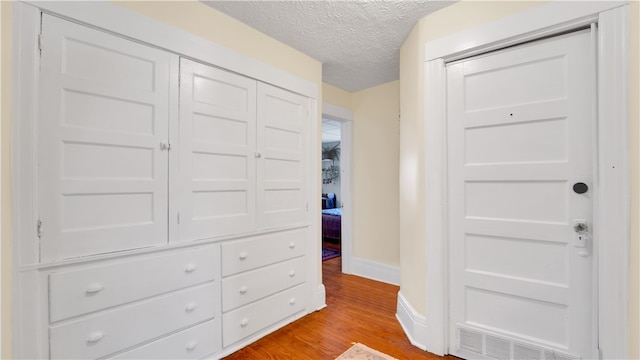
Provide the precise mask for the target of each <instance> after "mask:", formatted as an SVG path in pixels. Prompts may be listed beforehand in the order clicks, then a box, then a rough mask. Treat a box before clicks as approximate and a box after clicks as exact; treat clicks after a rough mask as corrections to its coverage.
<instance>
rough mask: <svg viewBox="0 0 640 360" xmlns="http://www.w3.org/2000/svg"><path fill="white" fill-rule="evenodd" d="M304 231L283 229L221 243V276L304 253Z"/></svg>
mask: <svg viewBox="0 0 640 360" xmlns="http://www.w3.org/2000/svg"><path fill="white" fill-rule="evenodd" d="M305 233H306V229H300V230H292V231H283V232H280V233H275V234H269V235H265V236H261V237H258V238H255V239H250V240H240V241H234V242H230V243H226V244H222V248H221V252H222V276H228V275H233V274H237V273H239V272H243V271H247V270H252V269H255V268H257V267H261V266H265V265H270V264H273V263H276V262H279V261H283V260H288V259H292V258H294V257H298V256H301V255H304V253H305V242H304V239H305Z"/></svg>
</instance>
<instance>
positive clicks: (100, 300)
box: [49, 247, 219, 322]
mask: <svg viewBox="0 0 640 360" xmlns="http://www.w3.org/2000/svg"><path fill="white" fill-rule="evenodd" d="M216 249H217V248H214V247H207V248H199V249H194V250H189V251H181V252H177V253H171V254H168V255H164V254H163V255H158V256H155V257H151V258H144V259H142V260H140V259H137V260H128V261H123V262H121V263H115V264H110V265H103V266H95V267H90V268H85V269H78V270H72V271H61V272H58V273H54V274H51V275H49V294H50V295H49V296H50V300H49V301H50V304H51V306H50V309H51V310H50V315H49V316H50V320H51V322H56V321H59V320H63V319H68V318H70V317H73V316H78V315H82V314H86V313H89V312H93V311H96V310H100V309H105V308H108V307H112V306H116V305H121V304H124V303H127V302H131V301H135V300H139V299H144V298H147V297H151V296H154V295H158V294H162V293H166V292H169V291H173V290H176V289H181V288H185V287H189V286H193V285H196V284H200V283H203V282H205V281H211V280H214V279H215V278H216V274H217V272H216V267H217V266H218V262H219V260H218V258H217V257H216Z"/></svg>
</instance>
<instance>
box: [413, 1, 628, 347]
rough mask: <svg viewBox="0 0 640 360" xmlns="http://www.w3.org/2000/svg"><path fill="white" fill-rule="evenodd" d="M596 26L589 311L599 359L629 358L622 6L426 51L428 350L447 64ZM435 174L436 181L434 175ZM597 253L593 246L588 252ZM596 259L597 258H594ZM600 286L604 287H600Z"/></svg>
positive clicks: (437, 312)
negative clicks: (591, 293) (592, 308)
mask: <svg viewBox="0 0 640 360" xmlns="http://www.w3.org/2000/svg"><path fill="white" fill-rule="evenodd" d="M593 23H597V25H598V39H597V40H598V51H597V72H598V74H597V76H598V77H597V80H598V81H597V84H598V85H597V92H598V97H597V98H598V101H597V119H602V121H598V124H597V131H596V132H597V142H596V143H597V144H598V147H597V150H596V151H595V153H596V169H597V170H596V178H595V179H594V184H595V189H594V198H595V200H594V214H593V216H594V223H595V226H594V229H595V233H594V237H595V238H596V239H601V238H603V237H602V234H607V246H602V247H600V248H597V249H596V248H595V246H594V268H595V269H596V271H595V272H594V285H595V286H596V288H597V290H596V291H594V306H595V312H596V313H597V321H596V322H595V323H597V329H594V333H595V334H596V336H597V339H594V340H597V341H594V345H595V346H597V347H598V349H594V351H599V357H600V358H627V352H628V339H627V335H628V333H627V328H628V327H627V326H628V319H627V313H628V308H627V306H628V294H629V289H628V287H629V284H628V282H629V259H628V254H629V252H628V249H629V236H630V214H629V209H630V200H629V194H630V190H629V165H628V157H629V154H628V139H627V137H628V132H627V128H628V114H627V102H628V97H627V6H626V2H620V1H610V2H579V3H576V2H551V3H548V4H544V5H540V6H536V7H534V8H532V9H529V10H526V11H523V12H520V13H516V14H514V15H510V16H507V17H505V18H502V19H500V20H497V21H494V22H491V23H487V24H484V25H480V26H477V27H474V28H471V29H468V30H465V31H461V32H459V33H455V34H452V35H450V36H446V37H443V38H439V39H436V40H433V41H429V42H427V43H425V64H424V66H425V67H424V71H425V77H424V81H425V82H424V84H425V98H424V101H425V119H424V120H425V132H424V136H425V142H426V146H425V158H426V164H425V178H426V179H427V184H426V194H425V204H426V205H425V206H426V216H425V229H426V239H425V241H426V254H425V260H426V282H427V284H426V286H427V295H426V316H425V317H426V324H427V332H426V336H425V339H424V343H425V345H426V350H427V351H429V352H433V353H435V354H438V355H444V354H447V353H448V327H449V325H448V306H447V304H448V296H449V294H448V256H449V255H448V251H447V249H448V241H449V239H448V233H447V228H448V216H447V214H448V203H447V202H448V194H447V191H448V190H447V182H448V179H447V175H446V174H447V165H448V164H447V151H446V150H447V140H446V139H447V128H446V119H447V116H446V101H447V100H446V69H445V66H446V63H448V62H452V61H455V60H460V59H463V58H467V57H470V56H474V55H478V54H482V53H486V52H489V51H493V50H497V49H501V48H505V47H508V46H513V45H516V44H521V43H525V42H527V41H531V40H534V39H539V38H543V37H547V36H551V35H556V34H560V33H563V32H566V31H570V30H575V29H578V28H581V27H585V26H588V25H590V24H593ZM436 174H438V175H436ZM594 245H595V244H594ZM596 254H597V255H596ZM603 280H605V281H603Z"/></svg>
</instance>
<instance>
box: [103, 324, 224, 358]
mask: <svg viewBox="0 0 640 360" xmlns="http://www.w3.org/2000/svg"><path fill="white" fill-rule="evenodd" d="M218 325H219V324H218V321H217V320H211V321H207V322H206V323H204V324H200V325H196V326H194V327H192V328H189V329H187V330H184V331H181V332H179V333H176V334H173V335H171V336H167V337H166V338H162V339H160V340H157V341H154V342H152V343H149V344H147V345H144V346H141V347H139V348H136V349H134V350H131V351H127V352H125V353H122V354H119V355H117V356H114V357H112V358H110V359H202V358H204V357H205V356H208V355H212V354H214V353H216V352H218V351H219V349H218V348H217V346H219V345H217V343H218V339H219V336H220V334H219V330H218Z"/></svg>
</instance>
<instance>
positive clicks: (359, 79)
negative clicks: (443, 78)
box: [203, 0, 453, 91]
mask: <svg viewBox="0 0 640 360" xmlns="http://www.w3.org/2000/svg"><path fill="white" fill-rule="evenodd" d="M203 2H204V3H205V4H207V5H209V6H211V7H213V8H215V9H217V10H220V11H222V12H224V13H226V14H228V15H230V16H232V17H234V18H236V19H238V20H240V21H241V22H243V23H245V24H247V25H249V26H251V27H253V28H255V29H257V30H259V31H261V32H263V33H265V34H267V35H269V36H271V37H272V38H275V39H277V40H279V41H281V42H283V43H285V44H287V45H289V46H291V47H293V48H296V49H298V50H300V51H302V52H303V53H305V54H307V55H309V56H311V57H312V58H314V59H316V60H319V61H321V62H322V78H323V81H324V82H326V83H328V84H331V85H334V86H337V87H339V88H341V89H344V90H347V91H358V90H362V89H365V88H368V87H371V86H376V85H380V84H383V83H386V82H389V81H393V80H398V78H399V67H400V47H401V46H402V44H403V43H404V41H405V39H406V38H407V36H408V35H409V33H410V32H411V30H412V29H413V27H414V26H415V24H416V22H417V21H418V20H419V19H421V18H422V17H424V16H426V15H427V14H430V13H432V12H434V11H436V10H439V9H441V8H443V7H445V6H448V5H451V4H453V2H452V1H433V0H404V1H402V0H351V1H330V0H324V1H308V0H303V1H301V0H289V1H264V0H263V1H251V0H249V1H247V0H235V1H217V0H214V1H203Z"/></svg>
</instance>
